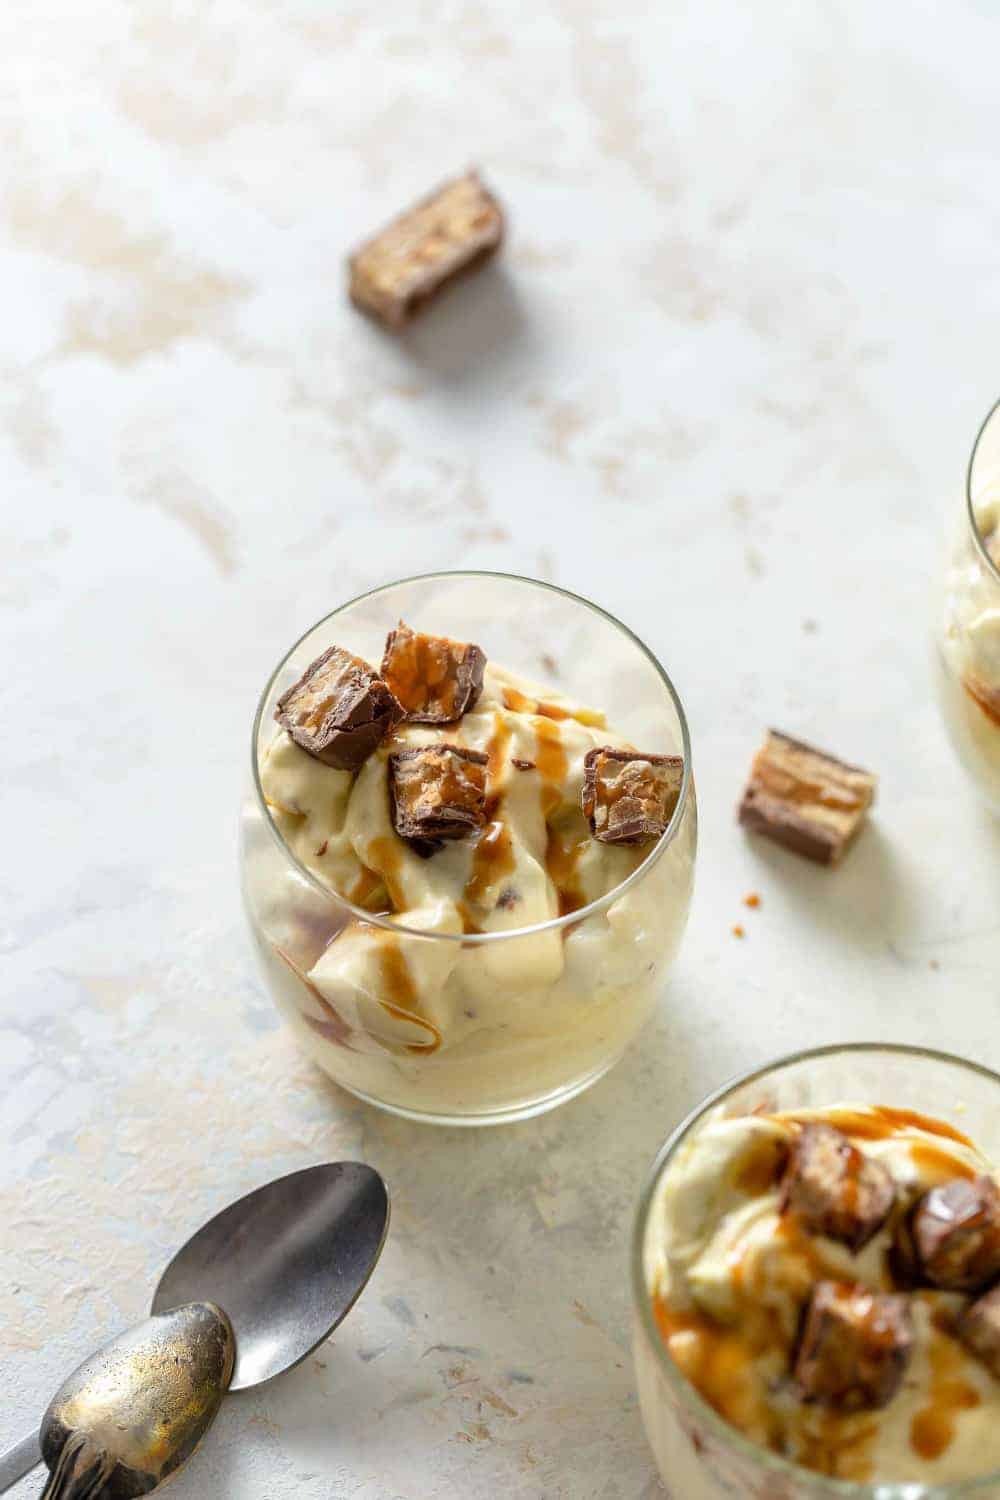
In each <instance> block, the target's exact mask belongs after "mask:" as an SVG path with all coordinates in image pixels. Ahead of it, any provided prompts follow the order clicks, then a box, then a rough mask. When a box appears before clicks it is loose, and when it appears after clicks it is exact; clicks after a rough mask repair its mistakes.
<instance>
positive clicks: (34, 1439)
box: [0, 1432, 42, 1495]
mask: <svg viewBox="0 0 1000 1500" xmlns="http://www.w3.org/2000/svg"><path fill="white" fill-rule="evenodd" d="M41 1461H42V1450H41V1448H40V1447H39V1445H38V1433H37V1432H29V1433H28V1436H27V1437H23V1438H22V1439H21V1441H20V1442H19V1443H15V1444H14V1446H13V1447H12V1448H8V1449H7V1450H6V1451H5V1452H4V1453H0V1495H5V1494H6V1493H7V1491H8V1490H12V1489H13V1488H14V1486H15V1484H17V1481H18V1480H19V1479H23V1478H24V1476H25V1474H30V1473H31V1470H32V1469H33V1468H34V1467H35V1465H36V1464H40V1463H41Z"/></svg>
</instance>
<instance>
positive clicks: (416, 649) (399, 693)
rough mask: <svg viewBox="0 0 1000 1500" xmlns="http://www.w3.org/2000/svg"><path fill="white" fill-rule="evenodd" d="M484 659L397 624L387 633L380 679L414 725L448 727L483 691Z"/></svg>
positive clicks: (475, 650)
mask: <svg viewBox="0 0 1000 1500" xmlns="http://www.w3.org/2000/svg"><path fill="white" fill-rule="evenodd" d="M485 671H486V656H485V654H484V652H483V651H482V650H481V649H480V648H479V647H478V646H473V645H470V644H469V643H467V642H464V641H452V640H449V639H448V637H447V636H444V635H424V634H423V633H422V632H421V631H418V630H411V629H410V627H409V625H405V624H404V623H403V621H402V620H400V622H399V624H398V625H397V626H396V628H395V630H390V632H389V634H388V636H387V638H386V643H385V654H384V655H383V657H382V676H383V678H384V679H385V681H386V683H387V684H388V686H389V688H390V689H391V690H392V693H393V695H394V696H395V697H396V698H397V699H398V700H399V702H400V703H401V704H402V707H403V711H404V713H405V714H406V717H407V718H408V719H409V720H410V721H411V722H412V723H414V724H453V723H455V722H456V720H458V719H460V718H461V717H462V715H463V714H464V713H467V712H468V710H469V709H470V708H473V707H474V706H475V704H476V702H477V701H478V699H479V696H480V694H481V693H482V691H483V674H484V672H485Z"/></svg>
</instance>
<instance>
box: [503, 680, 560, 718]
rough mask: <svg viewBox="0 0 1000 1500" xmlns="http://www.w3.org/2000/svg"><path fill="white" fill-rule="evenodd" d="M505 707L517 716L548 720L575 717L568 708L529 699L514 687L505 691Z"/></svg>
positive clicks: (537, 699) (506, 688)
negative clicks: (523, 715) (538, 715)
mask: <svg viewBox="0 0 1000 1500" xmlns="http://www.w3.org/2000/svg"><path fill="white" fill-rule="evenodd" d="M503 706H504V708H509V709H510V711H511V712H512V713H515V714H540V715H541V716H542V717H543V718H546V719H571V718H572V717H573V715H572V714H571V713H570V711H569V709H568V708H560V706H559V704H558V703H545V702H544V701H543V700H542V699H541V698H529V697H527V695H526V694H524V693H521V692H518V690H517V688H513V687H505V688H504V689H503Z"/></svg>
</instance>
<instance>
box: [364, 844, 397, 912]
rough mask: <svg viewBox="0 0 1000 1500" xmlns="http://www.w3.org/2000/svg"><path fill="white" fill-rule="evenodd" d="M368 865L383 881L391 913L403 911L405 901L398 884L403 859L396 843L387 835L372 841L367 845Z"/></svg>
mask: <svg viewBox="0 0 1000 1500" xmlns="http://www.w3.org/2000/svg"><path fill="white" fill-rule="evenodd" d="M368 864H369V865H370V867H371V868H372V869H373V870H374V871H375V873H376V874H377V875H381V877H382V879H383V880H384V881H385V888H386V890H387V891H388V893H389V900H390V901H391V902H392V909H393V911H405V910H406V900H405V898H404V896H403V887H402V884H401V882H400V875H401V872H402V868H403V857H402V854H401V852H400V847H399V843H398V841H397V840H396V839H395V838H394V837H390V836H389V835H380V836H379V837H378V838H375V839H372V841H371V843H370V844H369V845H368Z"/></svg>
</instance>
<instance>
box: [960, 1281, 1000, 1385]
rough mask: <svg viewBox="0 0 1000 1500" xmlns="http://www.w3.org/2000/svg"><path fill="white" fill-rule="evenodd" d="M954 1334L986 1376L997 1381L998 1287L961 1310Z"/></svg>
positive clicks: (999, 1362) (999, 1364) (999, 1375)
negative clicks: (963, 1310) (980, 1364)
mask: <svg viewBox="0 0 1000 1500" xmlns="http://www.w3.org/2000/svg"><path fill="white" fill-rule="evenodd" d="M955 1332H956V1333H957V1334H958V1336H959V1338H960V1339H961V1340H962V1343H963V1344H964V1345H965V1347H966V1348H967V1349H970V1350H971V1351H972V1353H973V1354H974V1355H976V1357H977V1358H978V1359H981V1360H982V1362H983V1364H984V1365H985V1366H986V1367H987V1369H988V1370H989V1372H990V1374H991V1375H995V1376H996V1378H997V1380H1000V1286H995V1287H994V1288H993V1289H992V1291H989V1292H987V1293H986V1294H985V1296H983V1297H980V1298H979V1299H978V1301H976V1302H973V1303H972V1305H971V1306H970V1307H967V1308H966V1309H965V1312H964V1313H963V1314H962V1316H961V1317H960V1318H959V1320H958V1325H957V1327H956V1329H955Z"/></svg>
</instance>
